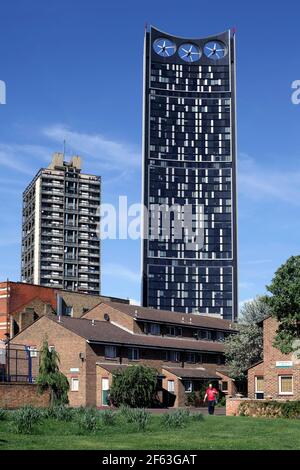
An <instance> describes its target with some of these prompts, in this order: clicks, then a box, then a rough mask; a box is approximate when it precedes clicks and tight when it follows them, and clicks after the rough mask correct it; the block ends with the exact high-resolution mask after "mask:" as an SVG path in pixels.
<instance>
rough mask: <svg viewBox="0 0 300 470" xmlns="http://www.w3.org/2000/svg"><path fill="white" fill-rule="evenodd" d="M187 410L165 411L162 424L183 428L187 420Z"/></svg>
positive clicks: (167, 426)
mask: <svg viewBox="0 0 300 470" xmlns="http://www.w3.org/2000/svg"><path fill="white" fill-rule="evenodd" d="M189 416H190V412H189V410H176V411H173V412H172V413H166V414H164V415H163V417H162V424H163V426H165V427H166V428H175V429H176V428H184V427H185V426H186V425H187V422H188V420H189Z"/></svg>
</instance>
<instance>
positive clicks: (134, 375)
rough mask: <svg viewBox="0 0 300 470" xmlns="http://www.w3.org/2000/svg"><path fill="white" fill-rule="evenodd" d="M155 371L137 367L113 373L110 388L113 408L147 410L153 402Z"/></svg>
mask: <svg viewBox="0 0 300 470" xmlns="http://www.w3.org/2000/svg"><path fill="white" fill-rule="evenodd" d="M156 386H157V371H156V370H155V369H151V368H150V367H147V366H143V365H139V366H131V367H127V368H126V369H124V370H119V371H117V372H116V373H115V375H114V377H113V381H112V385H111V388H110V399H111V402H112V403H113V404H114V405H115V406H121V405H128V406H130V407H131V408H147V407H149V406H151V405H152V404H153V402H154V401H155V394H156Z"/></svg>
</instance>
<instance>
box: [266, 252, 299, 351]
mask: <svg viewBox="0 0 300 470" xmlns="http://www.w3.org/2000/svg"><path fill="white" fill-rule="evenodd" d="M267 289H268V291H269V292H270V293H271V294H272V295H271V296H270V297H268V303H269V305H270V308H271V311H272V315H273V316H274V318H276V319H277V320H278V322H279V326H278V330H277V333H276V336H275V340H274V346H275V347H277V348H278V349H280V351H281V352H282V353H284V354H288V353H291V352H294V351H296V350H297V349H298V345H297V342H299V338H300V256H292V257H291V258H289V259H288V260H287V261H286V263H285V264H283V265H282V266H280V268H279V269H278V270H277V271H276V273H275V276H274V278H273V279H272V281H271V284H270V285H269V286H267Z"/></svg>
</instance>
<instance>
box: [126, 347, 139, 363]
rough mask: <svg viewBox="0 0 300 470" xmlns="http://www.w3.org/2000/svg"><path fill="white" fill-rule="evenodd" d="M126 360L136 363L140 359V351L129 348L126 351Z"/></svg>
mask: <svg viewBox="0 0 300 470" xmlns="http://www.w3.org/2000/svg"><path fill="white" fill-rule="evenodd" d="M128 359H129V360H130V361H138V360H139V359H140V350H139V349H136V348H130V349H129V350H128Z"/></svg>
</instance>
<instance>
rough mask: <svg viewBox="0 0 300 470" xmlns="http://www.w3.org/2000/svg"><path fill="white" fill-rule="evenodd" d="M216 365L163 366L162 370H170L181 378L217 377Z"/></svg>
mask: <svg viewBox="0 0 300 470" xmlns="http://www.w3.org/2000/svg"><path fill="white" fill-rule="evenodd" d="M216 369H217V368H216V366H203V367H194V368H187V367H163V368H162V370H165V371H167V372H171V374H174V375H176V377H179V378H181V379H219V378H220V377H219V376H218V375H217V370H216Z"/></svg>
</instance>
